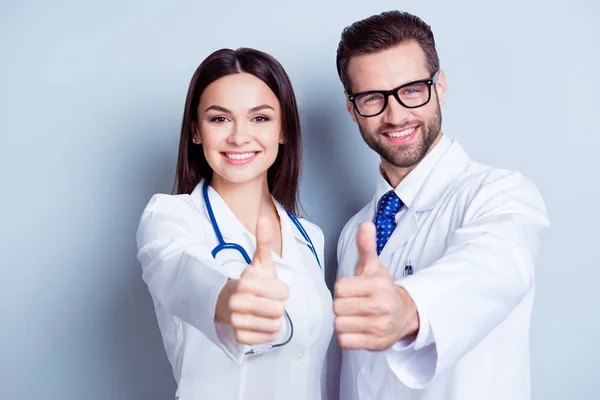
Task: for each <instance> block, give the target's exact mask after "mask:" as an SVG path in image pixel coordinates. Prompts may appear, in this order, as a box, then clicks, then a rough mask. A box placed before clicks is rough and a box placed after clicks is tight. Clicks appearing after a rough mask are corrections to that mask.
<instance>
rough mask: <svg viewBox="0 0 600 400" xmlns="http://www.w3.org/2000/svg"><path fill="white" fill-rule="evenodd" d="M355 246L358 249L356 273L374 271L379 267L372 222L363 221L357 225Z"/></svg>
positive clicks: (368, 273)
mask: <svg viewBox="0 0 600 400" xmlns="http://www.w3.org/2000/svg"><path fill="white" fill-rule="evenodd" d="M356 247H357V249H358V263H357V264H356V275H371V274H372V273H375V272H376V271H377V268H378V267H379V257H378V256H377V230H376V228H375V225H374V224H373V223H372V222H370V221H367V222H363V223H362V224H361V225H360V226H359V227H358V233H357V234H356Z"/></svg>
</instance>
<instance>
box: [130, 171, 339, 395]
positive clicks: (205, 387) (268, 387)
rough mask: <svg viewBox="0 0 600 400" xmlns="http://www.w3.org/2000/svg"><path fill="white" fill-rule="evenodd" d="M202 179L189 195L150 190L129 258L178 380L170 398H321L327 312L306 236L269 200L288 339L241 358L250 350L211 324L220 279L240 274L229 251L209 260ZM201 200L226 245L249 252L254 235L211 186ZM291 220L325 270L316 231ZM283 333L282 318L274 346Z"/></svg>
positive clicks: (239, 263) (212, 239) (237, 258)
mask: <svg viewBox="0 0 600 400" xmlns="http://www.w3.org/2000/svg"><path fill="white" fill-rule="evenodd" d="M202 184H203V182H200V184H199V185H198V186H197V187H196V189H195V190H194V191H193V193H192V194H191V195H162V194H159V195H155V196H153V197H152V199H151V200H150V202H149V203H148V205H147V206H146V208H145V210H144V212H143V215H142V217H141V220H140V224H139V228H138V232H137V243H138V249H139V252H138V260H139V261H140V263H141V265H142V268H143V279H144V281H145V282H146V284H147V285H148V288H149V291H150V294H151V295H152V299H153V301H154V306H155V310H156V315H157V319H158V324H159V327H160V330H161V334H162V338H163V342H164V346H165V349H166V352H167V356H168V359H169V361H170V362H171V365H172V368H173V374H174V376H175V379H176V381H177V384H178V388H177V394H176V395H177V396H178V398H179V400H198V399H225V400H229V399H231V400H234V399H235V400H237V399H244V400H254V399H261V400H268V399H278V400H279V399H298V400H314V399H320V398H321V395H322V390H323V393H324V387H323V386H324V382H323V384H322V381H324V374H325V371H324V369H325V368H324V365H325V355H326V352H327V349H328V346H329V343H330V339H331V335H332V332H333V312H332V305H331V301H332V300H331V294H330V292H329V291H328V289H327V287H326V285H325V281H324V274H323V271H322V270H321V268H320V267H319V265H318V263H317V261H316V259H315V256H314V255H313V253H312V252H311V251H310V249H309V247H308V246H307V241H306V240H305V239H304V238H303V236H302V235H301V234H300V232H299V230H298V229H297V228H296V226H295V225H294V224H293V222H292V221H291V219H290V218H289V216H288V215H287V214H286V212H285V210H284V209H283V208H282V207H281V205H280V204H278V203H277V202H276V206H277V211H278V213H279V216H280V219H281V229H282V249H283V250H282V257H283V258H280V257H278V256H277V255H275V254H273V257H274V262H275V265H276V268H277V274H278V277H279V279H281V280H282V281H283V282H285V283H286V284H287V285H288V287H289V289H290V295H289V297H288V299H287V300H286V301H285V307H286V310H287V311H288V313H289V316H290V318H291V319H292V322H293V330H294V335H293V338H292V340H291V341H290V343H288V344H287V345H285V346H283V347H281V348H277V349H272V350H269V351H267V352H265V353H262V354H258V355H244V353H245V352H246V351H247V350H248V349H249V347H248V346H244V345H240V344H238V343H237V342H236V341H235V338H234V335H233V329H232V328H231V325H225V324H219V323H215V322H214V313H215V305H216V302H217V297H218V295H219V292H220V290H221V288H222V287H223V285H224V284H225V282H226V280H227V278H234V279H237V278H239V277H240V275H241V273H242V271H243V269H244V268H245V267H246V265H247V264H246V263H245V262H244V260H243V258H242V256H241V255H240V254H239V253H238V252H236V251H232V250H224V251H221V252H220V253H219V254H218V255H217V257H216V259H214V258H213V257H212V256H211V254H210V252H211V250H212V249H213V248H214V247H215V246H216V245H217V243H218V241H217V238H216V236H215V233H214V231H213V228H212V225H211V223H210V219H209V217H208V213H207V210H206V207H205V202H204V198H203V195H202ZM209 198H210V202H211V204H212V208H213V210H214V214H215V217H216V220H217V223H218V225H219V228H220V230H221V232H222V234H223V236H224V239H225V241H227V242H232V243H237V244H239V245H241V246H242V247H244V249H245V250H246V251H247V253H248V255H249V256H250V258H252V256H253V254H254V251H255V248H256V240H255V238H254V236H253V235H252V234H251V233H250V232H249V231H248V230H246V229H245V228H244V226H243V225H242V224H241V223H240V222H239V221H238V220H237V218H236V217H235V215H234V214H233V212H232V211H231V210H230V209H229V208H228V206H227V205H226V203H225V202H224V201H223V199H221V197H220V196H219V195H218V193H217V192H216V191H214V190H213V189H212V188H209ZM300 222H301V223H302V225H303V226H304V229H305V230H306V232H307V233H308V235H309V237H310V238H311V240H312V242H313V244H314V246H315V248H316V251H317V255H318V256H319V259H320V261H321V264H322V265H323V266H324V262H323V245H324V243H323V242H324V239H323V233H322V232H321V230H320V229H319V228H318V227H317V226H316V225H314V224H312V223H309V222H308V221H306V220H303V219H300ZM289 332H290V327H289V324H288V323H287V320H286V319H284V318H282V329H281V331H280V333H279V336H278V338H277V340H275V341H274V343H281V342H283V341H285V340H286V339H287V338H288V335H289ZM173 397H174V398H175V394H174V396H173Z"/></svg>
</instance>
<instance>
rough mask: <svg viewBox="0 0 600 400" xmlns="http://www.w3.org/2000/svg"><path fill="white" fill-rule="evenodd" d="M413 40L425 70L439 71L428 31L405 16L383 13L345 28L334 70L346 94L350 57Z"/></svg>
mask: <svg viewBox="0 0 600 400" xmlns="http://www.w3.org/2000/svg"><path fill="white" fill-rule="evenodd" d="M411 40H414V41H416V42H417V43H419V45H420V46H421V48H422V49H423V51H424V52H425V57H426V60H427V69H428V70H429V73H430V74H431V75H432V76H433V74H434V73H435V72H436V71H437V70H438V69H439V68H440V60H439V58H438V54H437V50H436V49H435V40H434V37H433V32H432V31H431V27H430V26H429V25H427V24H426V23H425V22H423V20H422V19H420V18H419V17H417V16H414V15H412V14H409V13H407V12H400V11H386V12H383V13H381V14H378V15H372V16H370V17H369V18H366V19H363V20H361V21H357V22H355V23H353V24H352V25H350V26H348V27H346V28H345V29H344V30H343V32H342V38H341V40H340V43H339V45H338V49H337V57H336V63H337V70H338V75H339V76H340V80H341V81H342V84H343V85H344V89H345V90H346V92H348V93H351V85H350V81H349V79H348V76H347V74H346V71H347V69H348V63H349V61H350V58H352V56H356V55H359V54H370V53H376V52H378V51H382V50H387V49H389V48H392V47H394V46H398V45H399V44H401V43H404V42H408V41H411Z"/></svg>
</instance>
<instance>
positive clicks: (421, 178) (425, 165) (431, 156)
mask: <svg viewBox="0 0 600 400" xmlns="http://www.w3.org/2000/svg"><path fill="white" fill-rule="evenodd" d="M451 144H452V141H451V140H450V139H448V138H447V137H446V136H444V135H443V134H442V137H441V139H440V141H439V142H438V143H437V144H436V145H435V146H434V147H433V149H431V151H430V152H429V153H427V155H426V156H425V157H424V158H423V160H421V162H420V163H419V164H417V166H416V167H415V168H414V169H413V170H412V171H411V172H409V174H408V175H406V177H404V179H403V180H402V182H400V184H399V185H398V186H397V187H396V188H393V187H392V186H391V185H390V184H389V183H388V181H387V180H386V179H385V177H384V176H383V170H382V169H381V167H380V173H379V176H378V179H377V189H376V191H375V198H374V199H373V200H374V202H375V207H377V202H378V201H379V199H380V198H381V196H383V195H384V194H385V193H387V192H388V191H390V190H394V192H395V193H396V195H398V197H399V198H400V200H402V202H403V203H404V204H405V205H406V206H407V207H408V208H411V207H412V206H413V205H414V203H415V199H416V197H417V194H418V193H419V191H420V190H421V188H422V187H423V184H424V183H425V181H426V179H427V177H428V176H429V174H430V173H431V172H432V171H433V168H434V167H435V165H436V164H437V162H438V161H439V160H440V159H441V158H442V156H443V155H444V153H445V152H446V150H448V149H449V148H450V145H451Z"/></svg>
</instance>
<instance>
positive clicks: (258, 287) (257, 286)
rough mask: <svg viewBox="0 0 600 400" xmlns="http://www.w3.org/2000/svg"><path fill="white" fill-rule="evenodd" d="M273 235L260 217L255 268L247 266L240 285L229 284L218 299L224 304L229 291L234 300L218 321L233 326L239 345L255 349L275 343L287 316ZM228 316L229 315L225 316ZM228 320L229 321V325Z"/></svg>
mask: <svg viewBox="0 0 600 400" xmlns="http://www.w3.org/2000/svg"><path fill="white" fill-rule="evenodd" d="M272 238H273V232H272V231H271V228H270V227H269V225H268V221H267V220H266V219H265V218H263V217H260V218H259V219H258V222H257V225H256V253H254V259H253V260H252V264H250V265H248V267H246V269H245V270H244V272H243V273H242V275H241V277H240V279H239V280H238V281H229V282H231V283H229V282H228V284H226V286H225V288H223V291H222V292H221V294H222V295H223V297H224V298H223V299H222V300H221V296H219V300H220V301H221V303H224V302H225V300H226V298H227V297H228V296H227V291H230V293H231V296H230V297H229V300H228V301H227V302H226V304H227V305H228V307H227V308H228V310H227V311H228V312H227V311H226V312H223V313H221V314H225V315H223V316H222V317H219V307H218V306H217V320H221V321H222V322H230V323H231V325H232V326H233V329H234V331H235V338H236V340H237V341H238V342H239V343H243V344H249V345H255V344H262V343H269V342H272V341H273V340H275V338H276V337H277V333H278V332H279V329H280V328H281V317H282V316H283V314H284V312H285V308H284V305H283V301H284V300H285V299H286V298H287V297H288V294H289V290H288V287H287V286H286V284H285V283H283V282H282V281H280V280H279V279H278V278H277V271H276V269H275V264H274V263H273V259H272V257H271V241H272ZM226 314H229V315H226ZM227 320H229V321H227Z"/></svg>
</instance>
